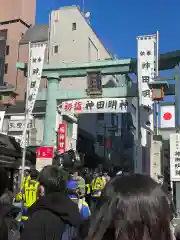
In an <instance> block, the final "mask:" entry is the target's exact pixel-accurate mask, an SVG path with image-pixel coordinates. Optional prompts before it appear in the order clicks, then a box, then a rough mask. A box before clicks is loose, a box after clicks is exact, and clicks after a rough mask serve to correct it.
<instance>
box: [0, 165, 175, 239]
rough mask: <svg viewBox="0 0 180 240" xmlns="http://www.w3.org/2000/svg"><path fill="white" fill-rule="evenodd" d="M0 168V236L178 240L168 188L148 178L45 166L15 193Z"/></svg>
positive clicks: (24, 182) (31, 174)
mask: <svg viewBox="0 0 180 240" xmlns="http://www.w3.org/2000/svg"><path fill="white" fill-rule="evenodd" d="M7 186H8V176H7V172H6V170H5V169H3V168H0V240H1V239H2V240H8V239H11V240H17V239H21V240H73V239H77V240H78V239H81V240H84V239H86V240H106V239H108V240H109V239H112V240H114V239H115V240H156V239H158V240H171V239H175V238H177V239H178V234H176V233H175V230H174V227H173V225H172V219H173V217H174V216H175V212H174V208H173V207H172V205H173V204H172V201H171V199H170V197H169V194H168V192H167V191H166V190H165V189H164V188H163V187H162V185H161V184H159V183H157V182H156V181H154V180H153V179H151V178H150V177H149V176H145V175H140V174H128V175H123V174H121V173H120V172H119V173H118V174H116V175H114V176H112V175H111V177H110V176H109V174H108V173H107V172H106V171H105V172H103V171H99V170H95V171H90V170H89V169H84V170H83V172H81V174H80V173H79V172H78V171H77V169H73V170H71V171H67V170H64V169H63V168H61V167H58V166H46V167H44V168H43V170H42V171H41V172H38V171H37V170H36V169H32V170H31V171H30V172H29V171H27V172H26V174H25V177H24V179H23V181H22V184H21V187H20V189H19V191H18V192H17V193H11V192H9V191H8V189H7Z"/></svg>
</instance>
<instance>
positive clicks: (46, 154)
mask: <svg viewBox="0 0 180 240" xmlns="http://www.w3.org/2000/svg"><path fill="white" fill-rule="evenodd" d="M53 157H54V147H51V146H43V147H38V148H36V169H37V170H38V171H41V170H42V169H43V168H44V167H45V166H48V165H52V160H53Z"/></svg>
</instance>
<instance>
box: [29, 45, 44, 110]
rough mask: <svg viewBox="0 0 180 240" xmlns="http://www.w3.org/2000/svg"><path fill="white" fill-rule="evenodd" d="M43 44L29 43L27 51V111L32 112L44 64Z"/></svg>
mask: <svg viewBox="0 0 180 240" xmlns="http://www.w3.org/2000/svg"><path fill="white" fill-rule="evenodd" d="M45 49H46V45H45V44H31V46H30V49H29V51H30V52H31V54H30V56H31V58H30V59H29V66H30V69H29V76H28V81H29V94H28V111H29V114H31V113H32V110H33V108H34V103H35V100H36V96H37V93H38V89H39V84H40V81H41V75H42V68H43V64H44V54H45Z"/></svg>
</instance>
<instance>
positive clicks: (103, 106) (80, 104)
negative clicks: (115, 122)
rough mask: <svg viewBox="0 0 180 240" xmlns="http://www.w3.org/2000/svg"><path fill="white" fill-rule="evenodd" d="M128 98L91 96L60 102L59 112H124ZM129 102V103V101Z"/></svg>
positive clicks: (126, 109) (128, 101)
mask: <svg viewBox="0 0 180 240" xmlns="http://www.w3.org/2000/svg"><path fill="white" fill-rule="evenodd" d="M129 103H130V100H128V99H127V98H92V99H78V100H71V101H65V102H62V103H61V104H60V105H59V106H58V111H59V112H71V113H74V114H78V113H126V112H127V111H128V105H129ZM130 104H131V103H130Z"/></svg>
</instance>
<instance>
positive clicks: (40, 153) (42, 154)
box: [36, 146, 54, 158]
mask: <svg viewBox="0 0 180 240" xmlns="http://www.w3.org/2000/svg"><path fill="white" fill-rule="evenodd" d="M53 157H54V148H53V147H49V146H48V147H45V146H43V147H38V148H37V149H36V158H53Z"/></svg>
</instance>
